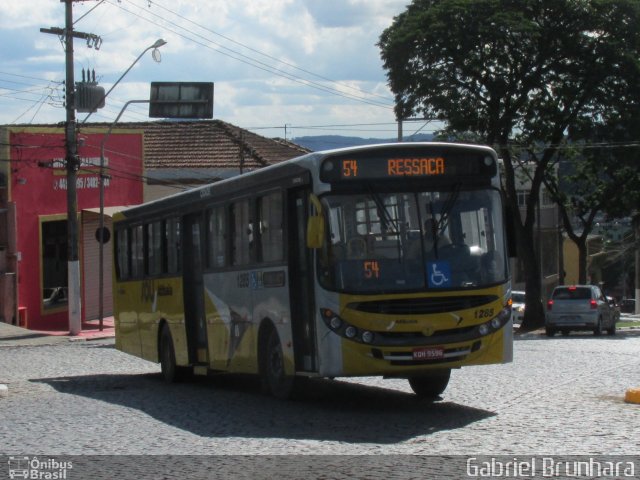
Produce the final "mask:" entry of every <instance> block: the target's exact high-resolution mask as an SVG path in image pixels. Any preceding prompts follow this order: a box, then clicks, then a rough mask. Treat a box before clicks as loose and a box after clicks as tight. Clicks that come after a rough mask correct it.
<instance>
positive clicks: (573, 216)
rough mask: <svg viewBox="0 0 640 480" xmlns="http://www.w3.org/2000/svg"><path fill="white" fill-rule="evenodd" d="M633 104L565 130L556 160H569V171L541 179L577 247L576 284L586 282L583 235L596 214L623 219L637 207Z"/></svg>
mask: <svg viewBox="0 0 640 480" xmlns="http://www.w3.org/2000/svg"><path fill="white" fill-rule="evenodd" d="M633 104H635V105H638V102H637V100H636V101H635V102H627V99H625V100H624V103H623V104H621V105H619V106H618V107H619V108H618V109H616V110H611V111H610V112H609V114H607V115H606V116H601V117H600V119H598V120H594V119H588V121H582V120H578V121H577V122H576V124H575V125H574V126H572V127H571V128H570V129H569V135H568V138H569V139H570V140H571V145H570V147H568V154H566V155H561V156H560V158H562V156H564V157H568V158H567V160H566V161H565V163H566V164H568V165H569V169H568V171H565V172H564V173H563V169H562V168H561V169H559V170H553V171H552V170H549V171H548V172H547V175H546V176H545V179H544V183H545V184H546V186H547V189H548V190H549V192H550V194H551V195H552V197H553V198H554V200H555V201H556V203H557V204H558V206H559V208H560V214H561V217H562V221H563V226H564V229H565V231H566V232H567V236H568V237H569V238H570V239H571V240H572V241H573V242H574V243H575V244H576V246H577V247H578V252H579V254H578V261H579V264H578V282H580V283H586V282H587V275H588V272H587V237H588V235H589V234H590V233H591V232H592V231H593V227H594V222H595V219H596V218H597V215H598V214H599V213H605V214H606V215H607V216H608V217H610V218H620V217H625V216H629V215H631V214H632V212H633V210H634V209H635V208H637V206H638V205H640V142H638V139H637V138H636V136H637V132H640V111H639V110H638V109H637V108H635V109H634V110H629V108H628V106H630V105H633ZM565 170H566V169H565ZM559 177H560V178H559ZM572 220H573V221H572Z"/></svg>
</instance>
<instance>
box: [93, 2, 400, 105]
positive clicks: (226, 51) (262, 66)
mask: <svg viewBox="0 0 640 480" xmlns="http://www.w3.org/2000/svg"><path fill="white" fill-rule="evenodd" d="M105 1H106V2H107V3H109V4H110V5H112V6H114V7H117V8H119V9H120V10H122V11H124V12H127V13H129V14H131V15H135V16H136V17H138V18H140V19H141V20H144V21H146V22H148V23H151V24H152V25H156V26H158V27H162V28H165V29H167V30H169V31H170V32H172V33H174V34H176V35H178V36H179V37H182V38H184V39H186V40H189V41H191V42H194V43H197V44H198V45H200V46H203V47H205V48H208V49H210V50H213V51H215V52H217V53H220V54H222V55H225V56H227V57H229V58H233V59H234V60H237V61H239V62H242V63H244V64H247V65H249V66H252V67H254V68H257V69H259V70H262V71H265V72H267V73H271V74H274V75H277V76H280V77H282V78H286V79H287V80H291V81H293V82H296V83H299V84H302V85H304V86H307V87H311V88H315V89H317V90H321V91H324V92H326V93H330V94H332V95H336V96H339V97H342V98H347V99H350V100H355V101H358V102H361V103H366V104H369V105H372V106H377V107H382V108H386V109H390V110H392V109H393V104H391V103H390V104H382V103H380V102H376V101H373V100H367V99H365V98H362V97H359V96H356V95H353V94H348V93H344V92H341V91H340V90H338V89H336V88H333V87H331V86H327V85H322V84H320V83H318V82H314V81H312V80H308V79H304V78H301V77H298V76H296V75H293V74H291V73H288V72H285V71H284V70H282V69H279V68H277V67H273V66H271V65H268V64H266V63H264V62H262V61H260V60H256V59H254V58H251V57H249V56H247V55H244V54H242V53H240V52H237V51H235V50H233V49H230V48H228V47H225V46H224V45H221V44H219V43H217V42H215V41H213V40H211V39H209V38H206V37H204V36H202V35H200V34H197V33H195V32H193V31H191V30H188V29H186V28H184V27H181V26H180V25H177V24H176V23H175V22H171V21H168V20H166V19H164V18H162V17H161V16H159V15H157V14H155V13H152V12H148V13H150V14H151V15H153V16H155V17H158V18H160V19H162V20H163V21H165V22H167V23H169V24H170V25H173V26H174V27H175V28H177V29H180V30H184V31H186V32H188V33H189V34H191V35H193V36H195V37H199V38H201V39H202V40H204V41H205V42H207V43H209V44H213V45H216V46H217V47H219V48H213V47H212V46H211V45H208V44H205V43H202V42H201V41H198V40H196V39H194V38H191V37H189V36H188V35H185V34H183V33H180V32H178V31H177V30H175V29H171V28H168V27H166V26H163V25H161V24H159V23H157V22H155V21H153V20H150V19H149V18H146V17H143V16H141V15H138V14H137V13H135V12H132V11H131V10H127V9H126V8H125V7H123V6H121V5H118V4H114V3H113V2H112V1H111V0H105Z"/></svg>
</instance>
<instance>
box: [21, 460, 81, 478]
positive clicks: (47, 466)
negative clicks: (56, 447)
mask: <svg viewBox="0 0 640 480" xmlns="http://www.w3.org/2000/svg"><path fill="white" fill-rule="evenodd" d="M72 468H73V465H72V464H71V462H68V461H67V462H61V461H59V460H56V459H55V458H46V459H39V458H38V457H33V458H31V457H26V456H23V457H9V478H11V479H12V480H13V479H14V478H29V479H38V480H63V479H66V478H68V477H67V470H70V469H72Z"/></svg>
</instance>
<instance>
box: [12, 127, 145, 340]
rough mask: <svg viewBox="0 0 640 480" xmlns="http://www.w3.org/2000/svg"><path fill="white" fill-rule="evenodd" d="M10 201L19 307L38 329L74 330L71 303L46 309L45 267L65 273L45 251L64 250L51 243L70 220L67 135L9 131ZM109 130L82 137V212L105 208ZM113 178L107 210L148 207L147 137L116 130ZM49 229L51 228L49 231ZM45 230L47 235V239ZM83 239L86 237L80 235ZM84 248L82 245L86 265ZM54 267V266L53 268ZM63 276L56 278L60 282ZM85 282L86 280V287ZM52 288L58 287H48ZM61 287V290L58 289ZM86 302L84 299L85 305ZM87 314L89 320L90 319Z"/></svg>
mask: <svg viewBox="0 0 640 480" xmlns="http://www.w3.org/2000/svg"><path fill="white" fill-rule="evenodd" d="M7 130H8V143H9V144H10V145H11V148H10V152H9V159H10V163H11V169H10V176H9V191H10V200H11V201H13V202H14V203H15V205H16V227H15V228H16V244H17V245H16V251H17V255H18V258H19V261H18V263H17V278H18V291H17V302H18V306H19V307H20V308H21V309H22V311H23V312H25V313H26V316H27V318H28V324H27V325H26V326H28V327H29V328H32V329H64V328H66V327H68V311H67V308H66V304H62V305H60V306H54V307H47V308H45V305H44V301H43V289H44V287H45V285H44V282H45V278H44V277H45V275H44V272H43V264H44V263H47V265H49V267H47V268H50V270H51V269H53V268H64V264H65V263H66V261H67V259H66V254H60V255H61V257H63V258H49V261H48V262H43V242H45V244H46V243H47V242H48V244H47V245H45V246H44V249H45V250H47V251H48V252H50V251H59V250H61V248H59V247H60V245H53V243H55V242H53V241H52V240H51V239H48V238H47V234H46V233H47V231H50V227H51V224H48V223H47V222H51V221H64V223H65V224H66V221H65V220H66V213H67V185H66V182H67V177H66V169H65V162H64V158H65V138H64V131H63V130H62V129H60V128H54V127H30V126H25V127H8V129H7ZM105 131H106V129H92V130H87V131H83V132H81V134H80V135H79V140H80V146H79V156H80V157H81V161H82V166H81V168H80V170H79V171H78V174H77V184H76V188H77V203H78V212H81V211H82V210H83V209H88V208H95V207H98V206H99V203H100V201H99V192H100V189H99V168H98V165H99V163H100V145H101V142H102V140H103V138H104V132H105ZM105 159H106V162H105V163H106V165H107V166H108V174H109V177H110V178H109V179H108V180H107V181H105V189H104V193H105V196H104V203H105V206H116V205H136V204H139V203H141V202H142V191H143V182H142V133H141V132H139V131H124V130H123V131H114V132H113V133H112V134H111V136H110V137H109V140H108V142H107V143H106V148H105ZM45 224H46V226H45ZM43 231H44V233H45V235H44V237H43ZM79 239H82V232H79ZM83 253H84V252H83V248H82V245H80V246H79V254H80V257H81V258H80V262H81V265H82V255H83ZM52 265H53V266H52ZM82 273H83V274H84V276H85V277H89V276H95V275H97V267H96V268H91V267H90V268H85V269H84V271H83V272H82ZM60 277H61V276H60V275H59V274H58V275H57V277H56V278H58V279H59V278H60ZM84 280H85V279H81V282H82V281H84ZM48 286H49V287H52V286H53V285H48ZM56 286H57V285H56ZM85 303H86V299H83V304H85ZM84 313H85V312H84V311H83V317H82V318H83V319H84V318H85V317H84Z"/></svg>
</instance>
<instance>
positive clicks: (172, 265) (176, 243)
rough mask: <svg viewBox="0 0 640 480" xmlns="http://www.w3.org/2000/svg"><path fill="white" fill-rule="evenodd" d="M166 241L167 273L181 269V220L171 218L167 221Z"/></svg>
mask: <svg viewBox="0 0 640 480" xmlns="http://www.w3.org/2000/svg"><path fill="white" fill-rule="evenodd" d="M165 223H166V229H165V243H166V246H167V273H178V272H180V270H181V266H182V264H181V249H180V247H181V245H180V220H179V219H178V218H169V219H168V220H167V221H166V222H165Z"/></svg>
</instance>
